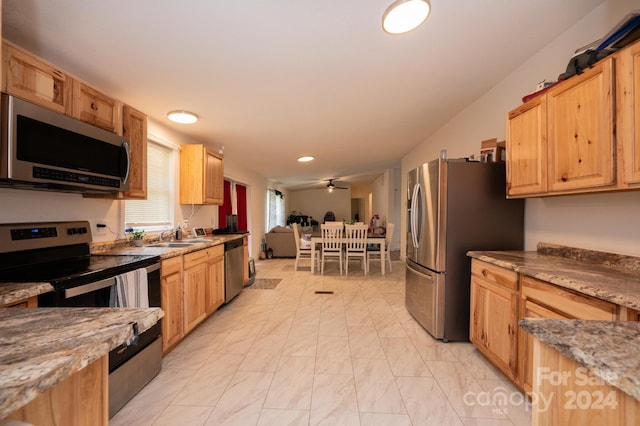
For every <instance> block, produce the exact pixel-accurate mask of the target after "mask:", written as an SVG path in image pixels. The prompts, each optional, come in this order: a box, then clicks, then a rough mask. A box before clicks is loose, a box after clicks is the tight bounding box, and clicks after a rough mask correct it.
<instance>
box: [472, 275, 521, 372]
mask: <svg viewBox="0 0 640 426" xmlns="http://www.w3.org/2000/svg"><path fill="white" fill-rule="evenodd" d="M471 304H472V312H471V324H470V330H471V341H472V342H473V343H474V344H476V346H477V347H478V349H479V350H480V351H481V352H482V353H483V354H484V355H485V356H486V357H487V358H489V359H490V360H491V361H492V362H493V363H494V364H495V365H496V366H498V368H500V370H502V372H503V373H505V374H506V375H507V376H508V377H510V378H511V379H515V377H516V373H517V368H518V365H517V355H518V353H517V347H518V346H517V320H518V296H517V294H516V293H515V292H513V291H509V290H507V289H505V288H503V287H501V286H498V285H496V284H493V283H491V282H489V281H487V280H483V279H480V278H478V277H476V276H472V277H471Z"/></svg>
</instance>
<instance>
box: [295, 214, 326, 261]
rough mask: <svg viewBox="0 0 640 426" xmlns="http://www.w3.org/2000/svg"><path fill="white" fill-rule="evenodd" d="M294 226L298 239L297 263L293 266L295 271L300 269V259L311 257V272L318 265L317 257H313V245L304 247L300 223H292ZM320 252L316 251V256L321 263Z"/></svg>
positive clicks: (296, 238)
mask: <svg viewBox="0 0 640 426" xmlns="http://www.w3.org/2000/svg"><path fill="white" fill-rule="evenodd" d="M292 226H293V236H294V238H295V240H296V261H295V264H294V266H293V269H294V270H295V271H297V270H298V262H299V261H300V259H309V260H310V261H311V272H314V271H315V267H316V259H314V258H312V257H311V245H309V247H303V246H302V241H301V239H300V237H301V235H300V224H298V223H294V224H292ZM319 255H320V253H319V252H317V251H316V256H317V258H318V264H319V263H320V260H319V259H320V256H319Z"/></svg>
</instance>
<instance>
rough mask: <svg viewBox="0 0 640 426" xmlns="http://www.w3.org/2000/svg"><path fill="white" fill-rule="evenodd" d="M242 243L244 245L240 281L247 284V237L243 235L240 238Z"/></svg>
mask: <svg viewBox="0 0 640 426" xmlns="http://www.w3.org/2000/svg"><path fill="white" fill-rule="evenodd" d="M242 245H243V246H244V259H243V262H242V264H243V265H244V270H243V273H242V283H243V284H244V285H247V284H248V283H249V237H247V236H244V237H243V238H242Z"/></svg>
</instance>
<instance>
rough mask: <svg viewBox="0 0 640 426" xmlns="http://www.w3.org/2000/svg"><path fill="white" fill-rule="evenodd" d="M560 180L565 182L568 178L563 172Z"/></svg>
mask: <svg viewBox="0 0 640 426" xmlns="http://www.w3.org/2000/svg"><path fill="white" fill-rule="evenodd" d="M560 180H561V181H563V182H566V181H568V180H569V178H568V177H567V174H566V173H565V174H563V175H562V176H561V177H560Z"/></svg>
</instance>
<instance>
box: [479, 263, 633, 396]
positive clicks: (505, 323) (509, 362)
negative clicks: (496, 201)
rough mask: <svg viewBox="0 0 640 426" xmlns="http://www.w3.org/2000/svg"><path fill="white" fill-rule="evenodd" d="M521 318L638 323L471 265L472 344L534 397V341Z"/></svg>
mask: <svg viewBox="0 0 640 426" xmlns="http://www.w3.org/2000/svg"><path fill="white" fill-rule="evenodd" d="M623 313H624V315H623ZM522 318H557V319H563V318H565V319H585V320H603V321H612V320H628V321H636V320H638V313H637V312H636V311H633V310H630V309H624V308H622V307H620V306H618V305H616V304H613V303H610V302H606V301H604V300H601V299H597V298H595V297H590V296H586V295H584V294H580V293H577V292H574V291H571V290H568V289H565V288H562V287H559V286H556V285H554V284H550V283H548V282H544V281H541V280H538V279H535V278H532V277H529V276H525V275H521V274H518V273H516V272H514V271H513V270H511V269H507V268H501V267H499V266H496V265H493V264H490V263H487V262H482V261H480V260H478V259H472V263H471V320H470V339H471V342H472V343H473V344H474V345H475V346H476V347H477V348H478V350H479V351H480V352H481V353H482V354H483V355H484V356H485V357H486V358H487V359H488V360H489V361H491V363H492V364H494V365H495V366H496V367H497V368H498V369H500V370H501V371H502V372H503V373H504V374H505V375H506V376H507V377H508V378H510V379H511V380H512V381H513V382H514V383H515V384H516V385H517V386H519V387H520V388H521V389H522V390H524V391H525V392H531V391H532V387H533V342H534V337H533V336H531V335H530V334H529V333H527V332H526V331H524V330H522V329H520V328H519V327H518V321H519V320H520V319H522Z"/></svg>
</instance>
